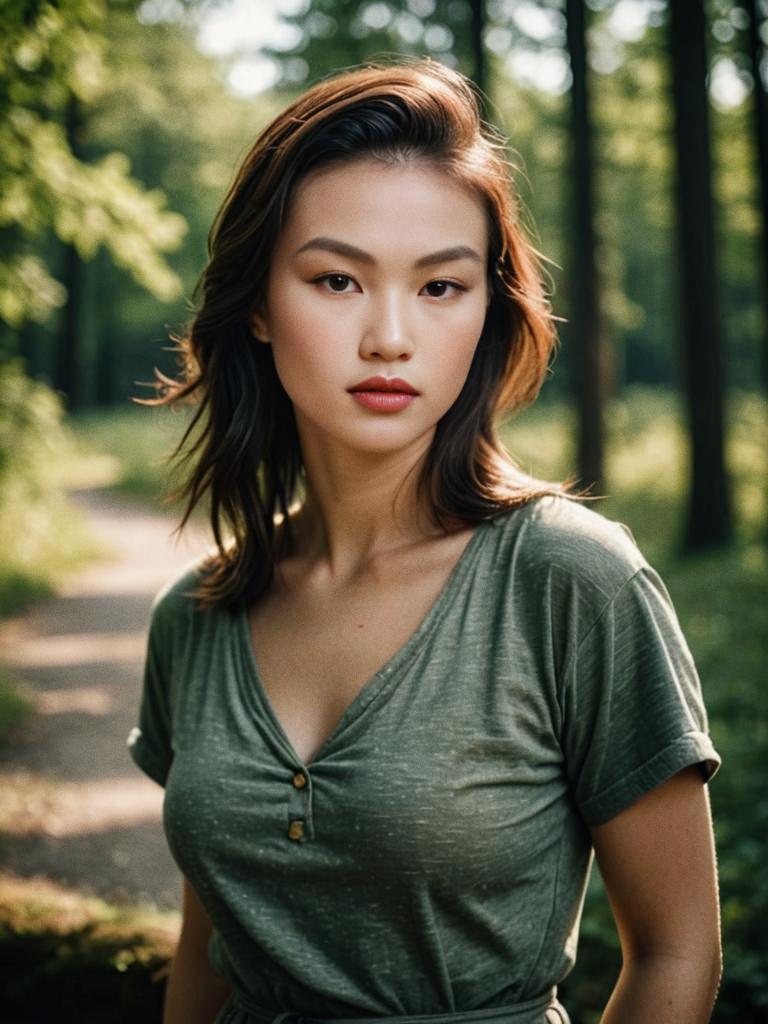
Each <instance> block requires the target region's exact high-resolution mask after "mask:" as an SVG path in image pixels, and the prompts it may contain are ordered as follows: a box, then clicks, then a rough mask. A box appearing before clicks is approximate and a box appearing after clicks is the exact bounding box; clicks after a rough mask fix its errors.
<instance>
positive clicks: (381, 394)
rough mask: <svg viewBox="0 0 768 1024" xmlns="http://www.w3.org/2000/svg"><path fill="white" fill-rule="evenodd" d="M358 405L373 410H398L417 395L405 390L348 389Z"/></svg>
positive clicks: (412, 400) (407, 404) (408, 403)
mask: <svg viewBox="0 0 768 1024" xmlns="http://www.w3.org/2000/svg"><path fill="white" fill-rule="evenodd" d="M349 393H350V395H351V396H352V397H353V398H354V400H355V401H356V402H358V403H359V404H360V405H364V406H365V407H366V409H372V410H373V411H374V412H400V410H401V409H405V408H407V407H408V406H409V405H410V404H411V402H414V401H415V400H416V398H417V395H415V394H413V393H408V392H405V391H352V390H351V391H350V392H349Z"/></svg>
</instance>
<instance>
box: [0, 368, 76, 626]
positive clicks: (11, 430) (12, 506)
mask: <svg viewBox="0 0 768 1024" xmlns="http://www.w3.org/2000/svg"><path fill="white" fill-rule="evenodd" d="M72 450H73V445H72V440H71V437H70V435H69V433H68V431H67V430H66V428H65V426H64V424H63V422H62V410H61V403H60V401H59V399H58V397H57V396H56V395H55V394H54V392H53V391H51V389H50V388H48V387H47V386H46V385H45V384H41V383H39V382H37V381H32V380H30V379H29V377H27V376H26V375H25V373H24V371H23V369H22V366H21V364H20V363H19V362H9V363H5V364H3V365H0V536H2V537H4V538H6V542H5V543H4V544H3V545H2V548H0V615H4V614H7V613H8V612H9V611H11V610H12V609H13V608H15V607H16V606H17V605H19V604H21V603H24V602H25V601H27V600H30V599H31V598H35V597H39V596H41V595H42V594H45V593H47V592H49V590H50V589H51V587H53V586H55V585H56V583H57V582H59V581H60V580H61V579H62V578H63V577H64V575H65V574H66V573H67V572H69V571H71V569H72V568H73V567H74V566H76V565H78V564H80V563H81V562H82V561H83V560H84V558H86V557H88V555H89V554H93V553H94V545H93V543H92V542H91V541H89V540H88V539H87V538H86V537H85V536H84V534H83V531H82V527H81V526H80V524H79V520H78V518H77V516H76V515H75V514H74V512H73V510H72V508H71V507H70V505H69V504H68V502H67V501H66V499H65V497H64V493H63V484H64V481H63V479H62V468H63V467H64V466H65V465H66V464H67V462H68V460H69V458H70V457H71V453H72Z"/></svg>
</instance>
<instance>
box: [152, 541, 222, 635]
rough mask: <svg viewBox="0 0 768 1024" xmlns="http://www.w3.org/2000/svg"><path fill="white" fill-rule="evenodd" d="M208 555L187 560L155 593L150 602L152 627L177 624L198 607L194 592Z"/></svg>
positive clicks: (203, 573)
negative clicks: (179, 570)
mask: <svg viewBox="0 0 768 1024" xmlns="http://www.w3.org/2000/svg"><path fill="white" fill-rule="evenodd" d="M210 557H211V556H210V554H205V555H202V556H198V557H197V558H195V559H194V560H193V561H192V562H189V563H188V564H187V565H186V566H185V567H184V568H183V569H182V570H181V572H179V573H178V574H177V575H176V576H175V577H173V578H172V579H170V580H169V581H168V582H167V583H166V584H165V585H164V586H163V587H162V589H161V590H160V591H159V592H158V593H157V595H156V596H155V599H154V601H153V602H152V625H153V627H155V628H157V627H160V628H163V627H166V626H168V627H171V626H178V625H179V624H180V623H181V622H182V621H183V620H185V619H188V618H189V617H190V616H191V615H192V613H193V612H195V611H196V609H197V608H199V602H198V600H197V596H196V592H197V589H198V586H199V585H200V582H201V581H202V579H203V577H204V575H205V572H206V567H207V566H208V565H209V564H210Z"/></svg>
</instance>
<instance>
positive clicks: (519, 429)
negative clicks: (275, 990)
mask: <svg viewBox="0 0 768 1024" xmlns="http://www.w3.org/2000/svg"><path fill="white" fill-rule="evenodd" d="M606 419H607V428H608V445H607V450H608V452H609V456H608V462H607V478H608V484H607V487H606V491H607V495H606V497H605V498H604V499H603V500H602V501H601V502H600V503H599V504H598V505H597V508H598V510H599V511H601V512H603V513H604V514H606V515H608V516H609V517H610V518H614V519H619V520H621V521H622V522H625V523H626V524H627V525H628V526H629V527H630V529H631V530H632V532H633V534H634V535H635V537H636V539H637V541H638V544H639V546H640V548H641V550H642V551H643V552H644V553H645V554H646V557H648V559H649V560H650V561H651V563H652V564H654V565H655V566H656V568H658V569H659V571H660V572H661V574H662V576H663V578H664V580H665V583H666V584H667V587H668V589H669V591H670V593H671V596H672V598H673V601H674V604H675V606H676V608H677V611H678V615H679V617H680V621H681V625H682V627H683V631H684V633H685V635H686V637H687V639H688V642H689V644H690V647H691V649H692V651H693V654H694V657H695V659H696V662H697V665H698V668H699V673H700V676H701V680H702V687H703V690H704V694H705V700H706V703H707V707H708V710H709V716H710V724H711V730H712V735H713V739H714V741H715V745H716V746H717V748H718V750H719V752H720V753H721V755H722V757H723V762H724V763H723V768H722V770H721V772H720V773H719V775H718V776H717V777H716V778H715V780H714V781H713V783H712V786H711V799H712V806H713V814H714V819H715V826H716V834H717V841H718V851H719V866H720V878H721V901H722V918H723V933H724V945H725V958H726V969H725V977H724V981H723V986H722V989H721V994H720V998H719V1001H718V1007H717V1009H716V1011H715V1016H714V1018H713V1021H714V1022H715V1024H721V1022H722V1024H728V1022H730V1021H731V1020H738V1021H739V1022H740V1024H752V1022H754V1024H757V1022H758V1021H764V1020H766V1019H768V951H767V949H766V940H765V937H764V920H765V919H766V917H768V858H766V856H765V848H764V842H763V841H762V840H761V837H764V836H765V835H768V790H766V787H765V785H764V778H765V765H766V763H768V708H767V707H766V702H765V696H764V689H765V686H764V680H765V663H766V654H767V653H768V652H767V650H766V640H765V638H766V635H768V548H767V547H766V540H768V404H767V403H766V402H765V400H763V399H760V398H758V397H756V396H752V395H732V396H731V397H730V400H729V403H728V438H729V442H728V445H729V446H728V462H729V467H730V470H731V473H732V479H733V507H734V511H735V530H736V534H735V542H734V544H733V546H732V547H730V548H728V549H726V550H722V551H716V552H711V553H708V554H697V555H695V556H683V555H682V554H681V551H680V538H681V536H682V524H683V520H684V512H685V505H684V493H685V487H686V480H687V468H686V466H687V463H686V460H687V454H686V452H687V449H686V441H685V432H684V429H683V423H682V417H681V414H680V411H679V409H678V408H677V405H676V403H675V402H674V401H673V400H672V399H671V398H670V397H669V396H668V395H661V394H656V393H653V392H647V391H642V390H638V391H634V392H632V393H631V394H629V395H628V396H627V397H626V400H623V401H621V402H617V403H614V404H613V405H612V406H611V407H610V408H609V410H608V414H607V417H606ZM73 426H74V431H75V436H76V438H77V442H78V452H79V454H78V458H79V459H80V462H81V464H83V465H84V466H85V468H86V469H87V468H88V467H90V468H91V471H92V470H93V467H94V466H98V465H101V466H102V468H103V467H104V466H105V465H106V464H105V463H104V462H103V461H102V462H101V463H99V460H103V459H104V453H108V458H109V460H111V461H110V463H109V465H111V472H112V475H113V484H114V486H116V487H117V488H118V489H119V490H120V491H122V492H123V493H126V494H130V495H133V496H135V497H141V498H147V497H150V498H153V499H156V498H157V495H158V494H159V493H160V492H161V491H162V488H163V482H164V479H165V477H166V470H165V469H164V467H163V463H162V461H161V456H162V453H163V452H164V451H167V450H168V449H169V448H170V447H171V446H172V444H173V442H174V441H175V440H176V439H177V438H178V436H179V435H180V432H181V430H182V429H183V426H184V418H183V417H178V416H174V415H173V414H171V413H168V412H167V411H155V410H147V409H126V410H122V411H120V412H118V413H109V414H107V415H99V416H88V417H83V418H79V419H78V420H76V421H75V422H74V425H73ZM573 434H574V425H573V420H572V416H571V415H570V413H569V412H568V410H566V409H565V408H564V407H563V406H560V405H553V404H549V405H547V404H542V405H539V406H535V407H534V408H533V409H531V410H529V411H527V412H526V413H525V414H523V415H522V416H521V417H519V418H518V419H517V420H515V421H514V422H513V423H511V424H508V425H507V426H506V428H505V430H504V436H505V439H506V441H507V443H508V445H509V447H510V448H511V450H512V451H513V452H514V453H515V454H516V456H517V457H518V460H519V461H520V463H521V464H522V465H523V467H524V468H526V469H528V470H530V471H531V472H533V473H535V474H536V475H539V476H542V477H545V478H549V479H562V478H564V477H566V476H567V475H568V474H569V473H570V472H571V471H572V468H573V455H572V452H573V447H572V443H571V439H572V437H573ZM0 903H1V901H0ZM78 934H83V933H78ZM94 934H95V933H94ZM46 941H47V940H46ZM78 941H80V940H78ZM131 948H132V947H131ZM617 948H618V947H617V941H616V937H615V928H614V926H613V922H612V919H611V916H610V911H609V909H608V907H607V903H606V901H605V897H604V895H603V893H602V890H601V886H600V882H599V879H597V877H595V878H594V880H593V883H592V885H591V888H590V894H589V898H588V902H587V908H586V912H585V918H584V925H583V929H582V939H581V947H580V953H579V960H578V962H577V965H576V968H575V969H574V971H573V973H572V975H571V976H570V977H569V978H568V979H567V981H566V984H565V986H564V993H566V995H565V998H566V1000H567V1001H568V1002H569V1007H570V1008H572V1009H573V1019H574V1024H594V1022H595V1021H596V1020H597V1019H598V1016H599V1008H600V1007H601V1006H602V1005H603V1004H604V1001H605V999H606V997H607V994H608V988H609V986H610V983H611V981H612V980H613V979H614V978H615V974H616V965H617V962H618V960H617V956H618V954H617ZM2 952H3V950H2V948H0V953H2ZM105 955H106V954H105ZM109 955H110V956H111V955H112V954H109ZM0 959H2V957H0ZM59 1019H65V1018H59ZM99 1019H101V1018H99ZM103 1019H104V1020H105V1021H106V1020H107V1019H108V1018H107V1017H104V1018H103Z"/></svg>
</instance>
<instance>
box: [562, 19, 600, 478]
mask: <svg viewBox="0 0 768 1024" xmlns="http://www.w3.org/2000/svg"><path fill="white" fill-rule="evenodd" d="M566 18H567V23H568V29H567V38H568V54H569V56H570V60H571V74H572V76H573V83H572V86H571V145H572V157H571V168H572V173H571V181H572V183H573V184H572V192H571V222H572V224H573V242H572V249H573V252H572V258H571V266H570V268H569V277H570V288H571V309H572V337H573V340H574V343H575V344H574V349H575V351H574V357H575V365H574V364H573V363H572V365H573V366H574V382H575V388H574V391H575V396H576V405H577V410H578V422H579V437H578V456H577V457H578V467H579V468H578V472H579V479H580V483H581V485H582V486H583V487H590V488H591V487H594V488H595V489H596V490H597V491H598V492H599V491H600V489H601V487H602V483H603V358H602V338H601V333H602V324H601V318H600V306H599V287H600V285H599V280H598V271H597V260H596V256H595V249H596V236H595V214H594V182H593V166H594V162H593V145H592V123H591V119H590V110H589V90H588V78H587V46H586V10H585V5H584V0H566Z"/></svg>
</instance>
